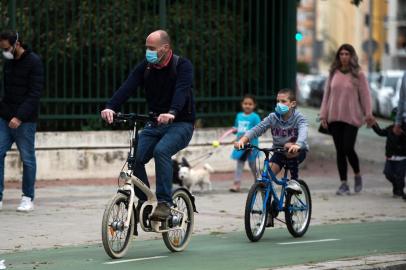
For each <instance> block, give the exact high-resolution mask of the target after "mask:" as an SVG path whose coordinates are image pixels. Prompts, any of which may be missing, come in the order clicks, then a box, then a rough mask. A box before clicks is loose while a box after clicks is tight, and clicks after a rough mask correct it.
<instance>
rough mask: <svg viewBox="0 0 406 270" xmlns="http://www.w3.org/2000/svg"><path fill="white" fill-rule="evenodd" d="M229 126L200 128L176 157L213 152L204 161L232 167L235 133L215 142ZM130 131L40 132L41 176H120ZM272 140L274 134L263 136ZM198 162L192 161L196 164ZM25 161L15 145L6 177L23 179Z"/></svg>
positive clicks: (151, 169)
mask: <svg viewBox="0 0 406 270" xmlns="http://www.w3.org/2000/svg"><path fill="white" fill-rule="evenodd" d="M224 131H226V129H200V130H196V131H195V133H194V135H193V138H192V141H191V142H190V144H189V147H187V148H186V149H184V150H183V151H181V152H180V153H179V154H178V155H177V156H176V157H177V158H179V159H180V157H182V156H185V157H186V158H187V159H188V160H189V161H191V160H193V159H195V158H198V157H201V156H203V155H205V154H207V153H210V152H213V154H212V155H211V157H210V158H208V159H207V160H205V161H204V162H203V163H205V162H207V163H209V164H210V165H211V166H212V167H213V168H214V169H215V170H216V171H231V170H233V169H234V167H235V162H233V161H232V160H231V159H230V154H231V151H232V140H233V139H234V138H235V136H234V135H230V136H228V137H227V138H226V139H225V140H224V143H223V144H222V145H221V146H220V147H218V148H213V147H212V145H211V143H212V141H213V140H216V139H218V138H219V137H220V136H221V135H222V134H223V132H224ZM128 141H129V132H128V131H91V132H38V133H37V136H36V149H37V151H36V155H37V179H43V180H48V179H86V178H87V179H89V178H111V177H116V176H118V173H119V171H120V169H121V168H122V167H123V165H124V163H125V161H126V159H127V153H128ZM261 142H262V143H264V144H261V145H266V144H269V143H270V136H269V135H268V136H265V137H263V138H262V140H261ZM193 163H194V162H192V164H193ZM147 173H148V174H149V175H154V174H155V171H154V163H153V161H151V162H150V163H149V164H148V166H147ZM21 174H22V163H21V161H20V158H19V153H18V151H17V150H16V148H15V145H13V147H12V150H11V151H9V152H8V153H7V157H6V164H5V179H6V181H7V180H16V179H21Z"/></svg>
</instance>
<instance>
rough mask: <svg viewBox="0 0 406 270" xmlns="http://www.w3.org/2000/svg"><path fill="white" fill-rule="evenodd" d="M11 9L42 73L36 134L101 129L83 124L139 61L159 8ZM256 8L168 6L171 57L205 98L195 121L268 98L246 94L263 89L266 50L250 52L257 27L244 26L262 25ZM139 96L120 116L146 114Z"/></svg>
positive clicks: (45, 0)
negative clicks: (239, 101) (238, 102)
mask: <svg viewBox="0 0 406 270" xmlns="http://www.w3.org/2000/svg"><path fill="white" fill-rule="evenodd" d="M8 2H10V1H1V3H0V15H1V17H2V21H1V22H0V28H1V29H5V28H6V26H7V25H8V23H9V21H10V14H8ZM16 3H17V8H16V14H15V17H16V23H17V30H18V31H19V33H20V35H21V36H22V37H23V38H24V40H25V42H26V43H27V44H28V45H30V47H31V48H33V50H34V51H35V52H36V53H38V54H39V55H40V56H41V57H42V59H43V62H44V66H45V73H46V83H45V89H44V93H43V98H42V101H41V121H40V125H39V129H42V130H44V129H46V130H55V129H59V130H60V129H65V130H66V129H68V130H69V129H76V130H80V129H82V128H89V127H90V128H98V127H97V126H95V125H94V124H89V123H88V122H89V120H88V119H89V118H94V117H95V116H96V117H97V115H98V114H99V112H100V110H102V109H103V108H104V104H105V102H106V101H107V100H108V99H109V98H110V97H111V96H112V94H113V92H114V91H115V90H116V89H118V87H119V86H120V85H121V84H122V82H124V81H125V79H126V78H127V76H128V74H129V72H130V71H131V69H132V68H133V67H134V66H135V65H136V64H137V62H139V61H140V60H142V59H143V58H144V52H145V47H144V44H145V38H146V36H147V34H148V33H150V32H151V31H153V30H156V29H159V28H160V25H159V23H160V17H159V1H152V0H82V1H80V0H38V1H17V2H16ZM255 5H256V3H255V1H252V2H251V1H247V2H246V1H188V0H182V1H181V0H179V1H170V0H168V1H167V16H166V17H167V22H166V25H167V29H168V30H169V33H170V35H171V37H172V41H173V47H174V50H175V53H177V54H180V55H182V56H186V57H187V58H189V59H190V60H191V61H192V63H193V64H194V68H195V70H194V71H195V85H194V86H195V90H196V95H197V97H198V98H200V97H204V98H205V99H200V101H199V102H198V104H197V111H198V113H200V114H203V115H204V114H208V113H211V114H212V113H213V112H216V111H218V112H219V113H220V112H221V113H224V112H226V111H227V110H232V109H233V108H234V105H235V104H234V101H233V99H230V100H229V101H228V103H229V104H224V100H225V98H228V97H240V96H242V95H243V94H244V93H245V92H251V93H253V94H257V93H259V91H262V92H261V93H264V91H265V90H266V86H265V85H264V86H262V87H261V89H249V87H248V85H259V84H260V83H261V84H262V83H263V82H264V81H265V80H264V78H261V75H260V74H263V73H261V72H260V71H259V66H260V64H262V63H261V61H262V60H263V59H261V56H262V55H264V54H265V53H264V48H263V46H262V45H261V46H260V47H259V46H257V45H256V44H255V41H256V40H260V39H259V38H260V37H261V36H260V34H259V33H258V32H255V28H256V25H255V24H254V23H251V24H249V18H252V20H253V21H255V22H258V23H260V24H261V25H263V24H264V22H263V20H264V18H262V17H261V19H257V18H256V17H255V14H254V12H255V11H256V10H261V9H260V8H258V9H257V8H256V6H255ZM250 12H251V13H250ZM1 23H3V25H1ZM256 35H258V36H256ZM261 38H262V37H261ZM261 44H263V42H262V43H261ZM246 52H250V53H249V54H247V53H246ZM262 76H263V75H262ZM141 92H142V91H138V92H136V94H135V95H134V96H133V97H132V99H131V100H130V102H128V103H127V104H126V105H125V106H123V108H122V110H123V111H133V112H140V113H145V112H146V111H147V109H146V105H145V102H144V100H143V94H142V93H141ZM207 97H209V98H207ZM56 116H57V117H56ZM58 119H59V120H58ZM60 119H71V120H69V121H66V120H63V121H61V120H60ZM82 126H85V127H82Z"/></svg>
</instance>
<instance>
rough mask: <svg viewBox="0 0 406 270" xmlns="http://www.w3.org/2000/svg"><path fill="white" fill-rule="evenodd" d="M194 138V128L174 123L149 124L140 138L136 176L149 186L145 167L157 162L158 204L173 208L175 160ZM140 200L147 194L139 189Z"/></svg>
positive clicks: (189, 125) (188, 124)
mask: <svg viewBox="0 0 406 270" xmlns="http://www.w3.org/2000/svg"><path fill="white" fill-rule="evenodd" d="M192 135H193V124H192V123H188V122H175V123H171V124H167V125H155V124H150V123H148V124H147V125H146V126H145V128H144V130H142V131H141V132H140V134H139V138H138V146H137V153H136V163H135V176H137V177H138V178H139V179H141V180H142V181H143V182H144V183H145V184H146V185H148V186H149V182H148V177H147V173H146V171H145V164H147V163H148V162H149V161H150V160H151V158H154V160H155V175H156V196H157V199H158V202H166V203H168V204H170V205H172V176H173V173H172V171H173V168H172V159H171V158H172V156H173V155H175V154H176V153H177V152H179V151H180V150H182V149H183V148H185V147H186V146H187V145H188V144H189V142H190V140H191V138H192ZM135 194H136V195H137V197H138V198H139V199H140V200H143V201H144V200H146V199H147V197H146V196H145V194H144V193H142V192H141V191H140V190H138V189H137V188H136V190H135Z"/></svg>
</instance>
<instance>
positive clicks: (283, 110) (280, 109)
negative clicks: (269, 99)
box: [275, 103, 289, 115]
mask: <svg viewBox="0 0 406 270" xmlns="http://www.w3.org/2000/svg"><path fill="white" fill-rule="evenodd" d="M275 112H276V113H278V114H279V115H285V114H287V113H288V112H289V106H287V105H285V104H282V103H277V104H276V107H275Z"/></svg>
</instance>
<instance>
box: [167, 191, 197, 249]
mask: <svg viewBox="0 0 406 270" xmlns="http://www.w3.org/2000/svg"><path fill="white" fill-rule="evenodd" d="M172 201H173V205H174V207H175V209H177V210H179V211H181V212H183V213H184V215H182V214H181V213H179V212H175V211H172V221H171V222H174V221H176V222H178V223H179V224H172V226H173V227H175V228H176V229H174V230H171V231H169V232H164V233H162V238H163V239H164V243H165V245H166V247H167V248H168V249H169V250H170V251H173V252H178V251H183V250H184V249H185V248H186V247H187V246H188V244H189V242H190V238H191V237H192V233H193V226H194V209H193V203H192V200H191V199H190V197H189V195H188V194H187V193H186V191H184V190H182V189H178V190H176V191H175V192H174V193H173V194H172ZM183 221H185V223H184V226H181V225H182V222H183Z"/></svg>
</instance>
